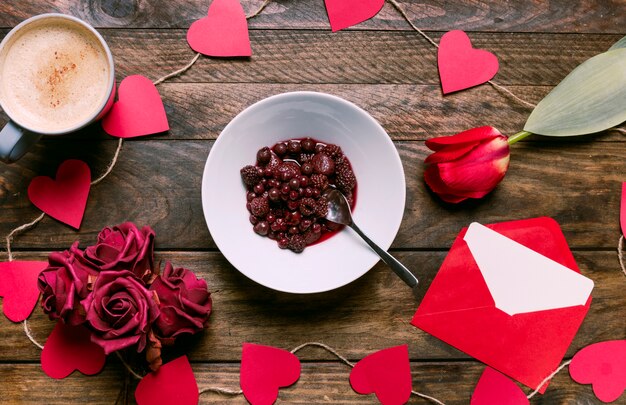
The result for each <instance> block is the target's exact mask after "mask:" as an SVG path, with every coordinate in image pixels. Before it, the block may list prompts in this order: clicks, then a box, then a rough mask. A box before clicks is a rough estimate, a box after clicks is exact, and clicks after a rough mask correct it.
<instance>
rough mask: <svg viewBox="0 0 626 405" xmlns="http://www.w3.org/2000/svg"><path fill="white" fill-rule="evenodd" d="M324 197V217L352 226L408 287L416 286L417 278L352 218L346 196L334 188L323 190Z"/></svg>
mask: <svg viewBox="0 0 626 405" xmlns="http://www.w3.org/2000/svg"><path fill="white" fill-rule="evenodd" d="M324 197H326V199H327V200H328V213H327V214H326V219H327V220H329V221H331V222H335V223H337V224H341V225H347V226H349V227H350V228H352V229H353V230H354V231H355V232H356V233H357V234H358V235H359V236H360V237H361V238H363V240H364V241H365V242H367V244H368V245H370V247H371V248H372V249H373V250H374V252H376V253H377V254H378V256H380V258H381V259H382V261H383V262H385V263H386V264H387V265H388V266H389V267H391V270H393V271H394V272H395V273H396V274H397V275H398V276H399V277H400V278H401V279H402V281H404V282H405V283H406V284H407V285H408V286H409V287H411V288H415V287H416V286H417V283H418V281H417V278H416V277H415V276H414V275H413V273H411V272H410V271H409V270H408V269H407V268H406V267H404V265H403V264H402V263H400V262H399V261H398V260H397V259H396V258H395V257H393V256H391V255H390V254H389V253H387V252H386V251H385V250H383V249H381V248H380V247H379V246H378V245H377V244H376V243H374V242H372V240H371V239H370V238H368V237H367V236H366V235H365V234H364V233H363V231H361V230H360V229H359V227H358V226H356V224H355V223H354V221H353V220H352V213H351V212H350V205H349V204H348V201H347V200H346V197H345V196H344V195H343V194H342V193H341V192H340V191H339V190H336V189H331V190H327V191H325V192H324Z"/></svg>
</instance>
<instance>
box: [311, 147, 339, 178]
mask: <svg viewBox="0 0 626 405" xmlns="http://www.w3.org/2000/svg"><path fill="white" fill-rule="evenodd" d="M311 163H312V164H313V171H314V172H315V173H320V174H325V175H326V176H329V175H331V174H333V173H334V172H335V162H334V161H333V160H332V159H331V158H330V156H328V155H327V154H325V153H316V154H315V155H313V158H312V159H311Z"/></svg>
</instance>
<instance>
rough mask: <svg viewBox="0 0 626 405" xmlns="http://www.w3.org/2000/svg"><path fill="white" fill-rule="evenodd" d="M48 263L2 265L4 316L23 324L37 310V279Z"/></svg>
mask: <svg viewBox="0 0 626 405" xmlns="http://www.w3.org/2000/svg"><path fill="white" fill-rule="evenodd" d="M47 266H48V262H22V261H14V262H4V263H0V297H4V299H3V301H2V310H3V311H4V315H5V316H6V317H7V318H9V319H10V320H11V321H13V322H22V321H23V320H24V319H26V318H28V317H29V316H30V314H31V313H32V312H33V309H35V305H37V301H38V300H39V289H38V288H37V277H39V273H41V271H42V270H43V269H45V268H46V267H47Z"/></svg>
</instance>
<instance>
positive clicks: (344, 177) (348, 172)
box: [335, 164, 356, 194]
mask: <svg viewBox="0 0 626 405" xmlns="http://www.w3.org/2000/svg"><path fill="white" fill-rule="evenodd" d="M335 176H336V177H335V183H336V185H337V188H339V190H341V191H343V192H344V194H346V193H348V192H349V191H352V190H353V189H354V187H355V186H356V177H355V176H354V172H353V171H352V169H351V168H350V165H348V164H342V165H340V166H337V170H336V171H335Z"/></svg>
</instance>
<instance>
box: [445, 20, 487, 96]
mask: <svg viewBox="0 0 626 405" xmlns="http://www.w3.org/2000/svg"><path fill="white" fill-rule="evenodd" d="M437 64H438V65H439V77H440V78H441V88H442V90H443V94H448V93H452V92H455V91H459V90H464V89H468V88H470V87H474V86H477V85H479V84H483V83H485V82H487V81H489V80H491V79H492V78H493V77H494V76H495V75H496V73H498V67H499V65H498V58H497V57H496V55H494V54H492V53H491V52H488V51H485V50H482V49H474V48H473V47H472V42H471V41H470V39H469V37H468V36H467V34H466V33H465V32H463V31H460V30H454V31H449V32H446V33H445V34H444V35H443V37H441V41H439V52H438V55H437Z"/></svg>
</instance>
